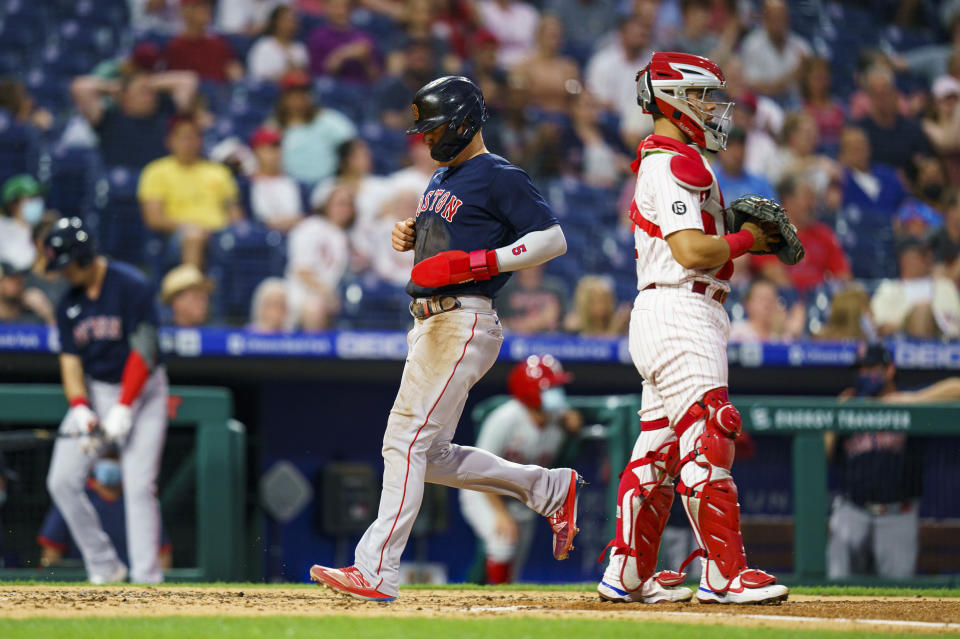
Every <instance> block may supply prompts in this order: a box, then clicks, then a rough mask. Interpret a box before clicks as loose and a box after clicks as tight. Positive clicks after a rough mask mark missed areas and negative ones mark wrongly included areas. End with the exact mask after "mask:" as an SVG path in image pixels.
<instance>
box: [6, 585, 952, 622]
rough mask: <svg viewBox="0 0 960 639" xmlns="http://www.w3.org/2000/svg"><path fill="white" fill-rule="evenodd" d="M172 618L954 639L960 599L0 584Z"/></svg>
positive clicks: (28, 606) (11, 602) (13, 610)
mask: <svg viewBox="0 0 960 639" xmlns="http://www.w3.org/2000/svg"><path fill="white" fill-rule="evenodd" d="M169 615H196V616H258V615H307V616H325V615H347V616H371V617H373V616H394V615H397V616H418V617H457V616H459V617H474V618H476V617H489V616H541V615H549V616H552V617H556V616H570V617H578V618H587V619H590V618H596V619H627V620H638V621H639V620H658V621H669V622H674V623H706V624H725V625H738V626H753V627H756V626H767V627H788V628H807V629H811V628H815V629H836V630H866V629H870V630H881V631H883V630H888V631H896V632H922V633H950V634H954V633H956V634H960V599H948V598H945V599H937V598H919V597H825V596H811V595H791V597H790V600H789V601H787V602H785V603H783V604H781V605H776V606H762V607H761V606H706V605H700V604H697V603H689V604H667V605H657V606H644V605H637V604H627V605H625V604H620V605H616V604H610V603H605V602H601V601H599V600H598V599H597V597H596V596H595V595H593V594H592V593H589V592H571V591H553V592H543V591H486V590H403V591H401V596H400V598H399V599H398V600H397V601H396V602H394V603H392V604H388V605H384V604H375V603H367V602H362V601H357V600H354V599H351V598H349V597H345V596H341V595H338V594H336V593H333V592H331V591H330V590H326V589H323V588H319V587H318V588H315V589H314V588H256V587H249V588H248V587H245V588H239V587H238V588H232V587H224V588H193V587H189V586H176V587H169V586H167V587H155V588H154V587H133V586H128V587H124V586H104V587H94V586H72V587H66V586H0V618H13V619H24V618H31V617H91V616H96V617H120V616H133V617H147V616H151V617H153V616H169Z"/></svg>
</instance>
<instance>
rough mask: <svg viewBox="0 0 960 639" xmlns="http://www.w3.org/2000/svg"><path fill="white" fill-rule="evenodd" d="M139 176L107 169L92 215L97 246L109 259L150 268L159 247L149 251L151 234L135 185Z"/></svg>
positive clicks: (119, 169)
mask: <svg viewBox="0 0 960 639" xmlns="http://www.w3.org/2000/svg"><path fill="white" fill-rule="evenodd" d="M139 179H140V174H139V172H138V171H137V170H136V169H130V168H126V167H110V168H106V169H105V170H104V173H103V177H102V179H101V180H100V181H99V182H98V184H97V193H96V196H95V198H94V205H93V211H94V213H95V215H94V220H95V228H94V231H95V232H96V233H97V237H98V239H99V242H100V246H101V248H102V250H103V252H104V253H106V254H107V255H109V256H110V257H113V258H116V259H119V260H123V261H125V262H130V263H132V264H137V265H139V266H148V265H151V260H150V257H151V256H153V255H157V254H159V252H160V247H158V246H152V247H149V248H150V249H151V250H149V251H148V240H149V239H151V234H150V233H149V232H148V231H147V229H146V227H145V226H144V224H143V215H142V213H141V211H140V203H139V202H138V201H137V182H138V181H139Z"/></svg>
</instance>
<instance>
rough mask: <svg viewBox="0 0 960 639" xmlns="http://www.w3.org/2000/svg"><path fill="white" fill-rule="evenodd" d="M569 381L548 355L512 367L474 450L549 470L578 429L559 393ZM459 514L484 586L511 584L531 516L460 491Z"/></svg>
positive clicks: (507, 502) (575, 415)
mask: <svg viewBox="0 0 960 639" xmlns="http://www.w3.org/2000/svg"><path fill="white" fill-rule="evenodd" d="M572 379H573V376H572V375H571V374H570V373H567V372H566V371H564V370H563V366H562V365H561V364H560V362H559V360H557V358H555V357H553V356H552V355H531V356H530V357H528V358H526V359H525V360H523V361H522V362H518V363H517V364H516V365H515V366H514V367H513V369H512V370H511V371H510V374H509V375H508V376H507V389H508V390H509V391H510V394H511V395H512V396H513V397H512V398H511V399H509V400H507V401H506V402H505V403H504V404H503V405H501V406H498V407H497V409H496V410H494V411H493V412H491V413H490V414H489V415H488V416H487V418H486V419H484V420H483V425H482V426H481V427H480V433H479V435H478V436H477V444H476V445H477V448H482V449H483V450H486V451H490V452H491V453H493V454H494V455H498V456H500V457H503V458H504V459H506V460H508V461H512V462H514V463H517V464H540V465H543V466H551V465H553V463H554V461H555V460H556V458H557V455H558V454H559V453H560V450H561V448H563V447H564V444H565V443H566V442H567V441H568V437H569V436H571V435H574V434H576V433H577V432H579V430H580V427H581V426H582V425H583V416H582V415H580V413H579V412H577V411H575V410H573V409H571V408H570V405H569V404H568V403H567V395H566V392H565V391H564V388H563V386H564V384H567V383H569V382H570V381H572ZM460 511H461V512H462V513H463V518H464V519H465V520H466V521H467V523H468V524H470V528H472V529H473V532H474V533H476V535H477V537H479V538H480V540H481V541H482V542H483V549H484V552H485V554H486V558H485V562H484V572H485V575H486V583H487V584H491V585H492V584H502V583H508V582H510V581H513V579H514V578H515V577H516V576H517V575H518V574H520V571H521V570H522V569H523V564H524V562H525V561H526V557H527V552H528V550H529V548H530V542H531V541H532V540H533V535H534V525H535V524H536V515H535V514H534V512H533V511H532V510H530V509H529V508H527V507H526V506H524V505H523V504H521V503H520V502H519V501H517V500H516V499H504V498H503V497H501V496H500V495H497V494H494V493H479V492H477V491H475V490H461V491H460Z"/></svg>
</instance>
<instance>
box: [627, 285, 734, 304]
mask: <svg viewBox="0 0 960 639" xmlns="http://www.w3.org/2000/svg"><path fill="white" fill-rule="evenodd" d="M652 288H657V285H656V284H647V285H646V286H644V287H643V290H644V291H648V290H650V289H652ZM661 288H664V287H661ZM709 288H710V284H708V283H707V282H701V281H699V280H697V281H694V283H693V285H692V286H691V287H690V290H692V291H693V292H694V293H697V294H699V295H707V290H708V289H709ZM709 297H710V298H711V299H713V301H715V302H720V303H721V304H723V303H724V302H725V301H726V300H727V292H726V291H725V290H723V289H722V288H718V289H717V290H715V291H714V292H713V295H710V296H709Z"/></svg>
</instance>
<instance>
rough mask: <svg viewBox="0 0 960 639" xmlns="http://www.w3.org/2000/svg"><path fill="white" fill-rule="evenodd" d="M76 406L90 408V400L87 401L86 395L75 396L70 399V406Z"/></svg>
mask: <svg viewBox="0 0 960 639" xmlns="http://www.w3.org/2000/svg"><path fill="white" fill-rule="evenodd" d="M75 406H86V407H87V408H90V402H88V401H87V398H86V397H74V398H73V399H71V400H70V408H73V407H75Z"/></svg>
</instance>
